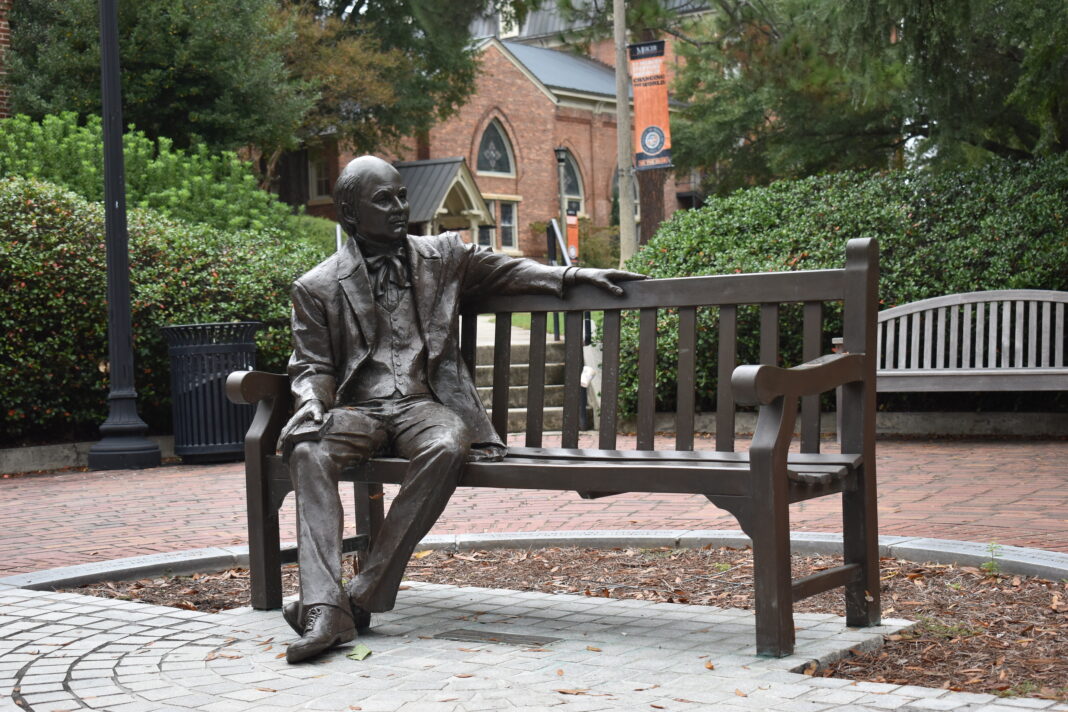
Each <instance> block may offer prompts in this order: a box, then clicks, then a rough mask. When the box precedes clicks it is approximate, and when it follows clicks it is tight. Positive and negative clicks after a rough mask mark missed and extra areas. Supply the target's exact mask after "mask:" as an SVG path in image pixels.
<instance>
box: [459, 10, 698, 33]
mask: <svg viewBox="0 0 1068 712" xmlns="http://www.w3.org/2000/svg"><path fill="white" fill-rule="evenodd" d="M573 1H574V4H575V5H576V6H578V7H585V6H586V5H588V4H589V2H590V0H573ZM664 5H665V8H666V9H668V10H674V11H675V12H677V13H679V14H681V15H685V14H690V13H693V12H700V11H702V10H707V9H709V3H708V0H666V1H665V3H664ZM588 24H589V23H588V22H585V21H582V20H576V21H568V20H566V19H564V16H563V14H562V13H561V12H560V10H559V9H558V8H557V7H556V3H554V2H550V3H547V7H542V8H538V9H537V10H532V11H531V12H529V13H528V14H527V17H526V20H524V21H523V24H522V26H521V27H520V28H519V33H518V34H517V35H515V36H514V37H509V39H517V40H524V39H528V40H529V39H535V38H544V37H551V36H561V35H566V34H567V33H568V32H569V31H572V30H579V29H582V28H584V27H586V26H587V25H588ZM470 29H471V36H472V37H476V38H480V37H492V36H494V35H499V34H500V27H499V23H498V21H497V16H496V14H495V13H493V12H492V11H487V12H485V13H484V14H481V15H479V16H478V17H476V18H475V20H474V21H473V22H472V23H471V28H470Z"/></svg>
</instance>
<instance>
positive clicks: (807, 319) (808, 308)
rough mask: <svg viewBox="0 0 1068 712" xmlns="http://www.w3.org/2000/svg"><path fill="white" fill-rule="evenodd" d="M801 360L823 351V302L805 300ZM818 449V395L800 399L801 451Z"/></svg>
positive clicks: (808, 359) (817, 450)
mask: <svg viewBox="0 0 1068 712" xmlns="http://www.w3.org/2000/svg"><path fill="white" fill-rule="evenodd" d="M801 320H802V324H801V334H802V335H801V340H802V343H801V360H802V361H811V360H813V359H815V358H819V356H820V355H821V354H822V353H823V344H822V341H823V303H822V302H805V306H804V311H803V312H802V316H801ZM819 451H820V397H819V396H805V397H804V398H802V399H801V452H819Z"/></svg>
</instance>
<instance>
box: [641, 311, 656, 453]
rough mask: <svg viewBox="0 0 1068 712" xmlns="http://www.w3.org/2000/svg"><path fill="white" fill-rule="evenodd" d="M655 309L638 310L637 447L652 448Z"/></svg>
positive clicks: (654, 387) (654, 386) (654, 394)
mask: <svg viewBox="0 0 1068 712" xmlns="http://www.w3.org/2000/svg"><path fill="white" fill-rule="evenodd" d="M656 311H657V310H656V309H654V308H648V307H647V308H645V309H642V310H640V311H639V312H638V449H639V450H652V449H653V437H654V435H655V434H656V431H655V417H656Z"/></svg>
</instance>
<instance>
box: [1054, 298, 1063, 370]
mask: <svg viewBox="0 0 1068 712" xmlns="http://www.w3.org/2000/svg"><path fill="white" fill-rule="evenodd" d="M1053 325H1054V329H1053V346H1054V349H1055V350H1054V353H1053V366H1054V368H1062V367H1063V366H1064V304H1063V303H1062V304H1058V305H1057V316H1056V318H1055V319H1054V320H1053Z"/></svg>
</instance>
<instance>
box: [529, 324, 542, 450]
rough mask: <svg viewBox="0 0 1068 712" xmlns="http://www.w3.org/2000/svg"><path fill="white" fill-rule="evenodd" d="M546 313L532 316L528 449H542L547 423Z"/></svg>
mask: <svg viewBox="0 0 1068 712" xmlns="http://www.w3.org/2000/svg"><path fill="white" fill-rule="evenodd" d="M546 322H547V320H546V314H545V312H534V313H533V314H531V315H530V350H529V351H528V354H529V355H528V357H527V366H528V368H527V425H526V431H527V432H526V445H527V447H541V444H542V443H541V435H542V428H543V426H544V423H545V336H546V327H547V323H546Z"/></svg>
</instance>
